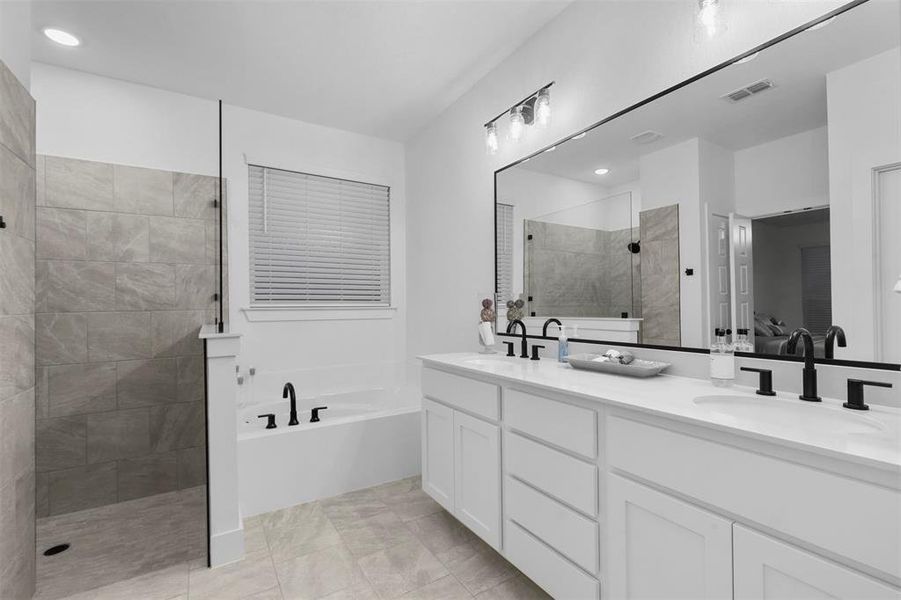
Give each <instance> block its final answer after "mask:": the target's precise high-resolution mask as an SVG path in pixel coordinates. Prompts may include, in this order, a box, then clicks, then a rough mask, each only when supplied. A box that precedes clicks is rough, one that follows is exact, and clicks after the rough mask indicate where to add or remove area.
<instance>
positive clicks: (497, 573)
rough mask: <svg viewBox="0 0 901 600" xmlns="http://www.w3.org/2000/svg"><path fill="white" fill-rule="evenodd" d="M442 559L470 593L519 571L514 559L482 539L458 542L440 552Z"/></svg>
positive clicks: (439, 557) (483, 589)
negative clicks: (510, 560)
mask: <svg viewBox="0 0 901 600" xmlns="http://www.w3.org/2000/svg"><path fill="white" fill-rule="evenodd" d="M438 560H440V561H441V562H442V563H444V565H445V566H446V567H447V568H448V569H449V570H450V572H451V573H452V574H453V575H454V577H456V578H457V581H459V582H460V583H461V584H463V586H464V587H465V588H466V589H467V591H469V593H470V594H473V595H475V594H479V593H481V592H484V591H485V590H487V589H490V588H492V587H494V586H496V585H498V584H500V583H503V582H505V581H507V580H508V579H512V578H513V577H515V576H516V575H517V574H518V571H517V570H516V569H515V568H513V566H512V565H510V563H508V562H507V561H506V560H504V559H503V558H502V557H501V555H500V554H498V553H497V552H495V551H494V549H492V548H491V547H490V546H488V545H487V544H485V543H484V542H483V541H482V540H480V539H474V540H473V541H471V542H469V543H468V544H462V545H458V546H454V547H453V548H451V549H450V550H446V551H445V552H442V553H440V554H438Z"/></svg>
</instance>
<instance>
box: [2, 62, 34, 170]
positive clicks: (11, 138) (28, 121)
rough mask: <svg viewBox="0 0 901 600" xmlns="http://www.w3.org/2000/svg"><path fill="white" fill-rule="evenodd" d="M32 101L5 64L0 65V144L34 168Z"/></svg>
mask: <svg viewBox="0 0 901 600" xmlns="http://www.w3.org/2000/svg"><path fill="white" fill-rule="evenodd" d="M34 114H35V106H34V99H33V98H32V97H31V94H29V93H28V90H27V89H25V86H23V85H22V84H21V83H20V82H19V80H18V79H16V76H15V75H13V73H12V71H10V70H9V69H8V68H7V67H6V65H5V64H0V144H2V145H4V146H6V147H7V148H9V149H10V150H12V151H13V152H14V153H15V154H16V156H18V157H19V158H21V159H22V160H23V161H25V162H26V163H28V164H29V165H32V166H33V165H34V142H35V140H34V123H35V120H34Z"/></svg>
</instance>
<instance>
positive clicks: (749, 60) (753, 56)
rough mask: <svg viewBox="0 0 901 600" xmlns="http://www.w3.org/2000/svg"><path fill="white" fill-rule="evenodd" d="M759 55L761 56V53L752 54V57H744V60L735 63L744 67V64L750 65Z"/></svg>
mask: <svg viewBox="0 0 901 600" xmlns="http://www.w3.org/2000/svg"><path fill="white" fill-rule="evenodd" d="M758 55H760V52H755V53H754V54H752V55H750V56H746V57H744V58H742V59H739V60H737V61H735V64H736V65H743V64H745V63H749V62H751V61H752V60H754V59H755V58H757V57H758Z"/></svg>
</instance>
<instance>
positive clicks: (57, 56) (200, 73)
mask: <svg viewBox="0 0 901 600" xmlns="http://www.w3.org/2000/svg"><path fill="white" fill-rule="evenodd" d="M568 2H569V0H565V1H564V0H507V1H504V2H498V1H491V0H480V1H472V0H405V1H383V0H372V1H348V0H345V1H336V0H331V1H326V0H319V1H281V2H274V1H261V0H244V1H221V0H192V1H175V0H153V1H124V0H120V1H115V2H113V1H108V0H99V1H98V0H84V1H82V0H56V1H43V0H39V1H35V2H33V3H32V6H33V14H32V23H33V27H34V33H33V44H32V54H33V57H34V59H35V60H37V61H39V62H45V63H50V64H55V65H60V66H64V67H69V68H73V69H79V70H82V71H87V72H90V73H96V74H99V75H105V76H108V77H114V78H117V79H123V80H126V81H132V82H136V83H142V84H146V85H151V86H154V87H158V88H162V89H166V90H172V91H176V92H181V93H184V94H190V95H194V96H199V97H202V98H208V99H218V98H221V99H223V100H224V101H225V102H226V103H229V104H234V105H238V106H243V107H247V108H252V109H257V110H261V111H265V112H269V113H273V114H278V115H283V116H287V117H292V118H296V119H300V120H303V121H307V122H311V123H318V124H321V125H327V126H331V127H337V128H341V129H346V130H349V131H355V132H359V133H364V134H368V135H373V136H377V137H382V138H387V139H394V140H406V139H408V138H409V137H410V136H412V135H413V134H415V133H416V132H417V131H418V130H419V129H421V128H422V127H423V126H424V125H426V124H427V123H428V122H429V120H431V119H433V118H435V117H436V116H437V115H438V114H440V113H441V112H442V111H443V110H444V109H445V108H446V107H447V106H449V105H450V104H451V103H452V102H453V101H454V100H456V99H457V98H459V97H460V96H461V95H462V94H463V93H465V92H466V91H467V90H469V89H470V88H471V87H472V85H473V84H475V83H476V82H477V81H478V80H479V79H481V78H482V77H483V76H485V75H486V74H487V73H488V72H489V71H490V70H491V69H492V68H494V67H495V66H497V65H498V64H499V63H500V62H501V61H502V60H503V59H504V58H505V57H507V56H509V55H510V54H511V53H512V52H513V51H514V50H515V49H516V48H517V47H519V46H520V45H521V44H522V43H523V42H524V41H525V40H526V39H528V38H529V37H530V36H531V35H532V34H534V33H535V32H536V31H537V30H539V29H540V28H541V27H542V26H544V25H545V24H546V23H547V22H548V21H550V20H551V19H553V18H554V17H555V16H556V15H557V14H559V13H560V12H561V11H562V10H563V9H564V8H565V7H566V5H567V4H568ZM48 26H54V27H58V28H61V29H65V30H67V31H69V32H71V33H74V34H75V35H77V36H78V37H80V38H81V40H82V45H81V46H80V47H78V48H63V47H60V46H57V45H56V44H54V43H52V42H50V41H49V40H47V39H46V38H44V36H43V35H42V34H41V30H42V29H43V28H44V27H48Z"/></svg>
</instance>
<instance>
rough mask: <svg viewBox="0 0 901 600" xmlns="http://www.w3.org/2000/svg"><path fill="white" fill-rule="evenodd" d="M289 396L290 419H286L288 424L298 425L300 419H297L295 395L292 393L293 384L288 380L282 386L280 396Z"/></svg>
mask: <svg viewBox="0 0 901 600" xmlns="http://www.w3.org/2000/svg"><path fill="white" fill-rule="evenodd" d="M288 396H290V397H291V420H290V421H288V425H299V424H300V421H298V420H297V395H296V394H295V393H294V384H293V383H291V382H288V383H286V384H285V387H284V388H282V398H287V397H288Z"/></svg>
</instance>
